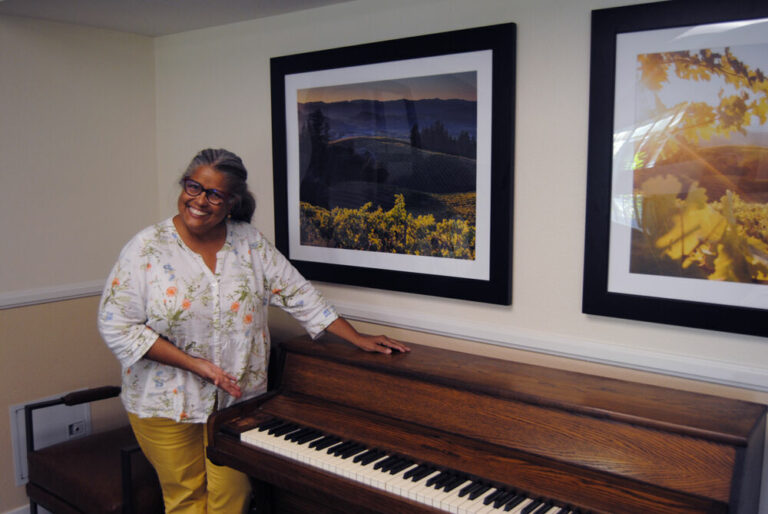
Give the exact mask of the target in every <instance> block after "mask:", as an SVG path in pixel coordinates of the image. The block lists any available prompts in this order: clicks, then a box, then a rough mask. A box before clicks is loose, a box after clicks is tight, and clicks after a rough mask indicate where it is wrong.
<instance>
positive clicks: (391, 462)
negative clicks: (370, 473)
mask: <svg viewBox="0 0 768 514" xmlns="http://www.w3.org/2000/svg"><path fill="white" fill-rule="evenodd" d="M402 461H403V458H402V457H400V456H398V455H393V456H392V458H391V459H387V461H384V462H382V463H381V467H380V468H379V469H380V470H381V471H382V472H383V473H389V470H390V469H392V468H393V467H395V466H397V465H398V464H400V463H401V462H402ZM374 469H375V467H374Z"/></svg>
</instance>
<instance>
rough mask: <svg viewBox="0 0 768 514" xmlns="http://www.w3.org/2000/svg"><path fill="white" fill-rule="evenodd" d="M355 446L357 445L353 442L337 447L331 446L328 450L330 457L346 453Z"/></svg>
mask: <svg viewBox="0 0 768 514" xmlns="http://www.w3.org/2000/svg"><path fill="white" fill-rule="evenodd" d="M354 444H355V443H354V442H352V441H344V442H342V443H339V444H337V445H335V446H331V447H330V448H328V453H329V454H330V455H340V454H341V453H342V452H344V451H346V450H347V449H349V448H350V447H352V445H354Z"/></svg>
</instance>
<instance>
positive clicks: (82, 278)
mask: <svg viewBox="0 0 768 514" xmlns="http://www.w3.org/2000/svg"><path fill="white" fill-rule="evenodd" d="M154 85H155V79H154V47H153V40H152V39H151V38H147V37H142V36H135V35H131V34H122V33H117V32H109V31H103V30H96V29H91V28H84V27H76V26H72V25H65V24H57V23H49V22H42V21H35V20H29V19H24V18H16V17H6V16H0V93H1V94H0V185H2V188H3V194H2V198H3V199H2V201H0V297H2V298H6V299H7V298H11V297H15V295H16V294H17V293H18V292H19V291H22V292H24V291H39V290H46V291H47V290H56V289H57V286H61V285H62V284H65V285H66V284H72V283H76V284H81V283H83V282H84V283H86V284H90V283H91V281H94V282H97V283H100V282H102V281H103V280H105V278H106V275H107V273H108V272H109V268H110V267H111V266H112V264H113V263H114V261H115V259H116V258H117V254H118V252H119V251H120V248H121V247H122V245H123V244H125V242H126V240H127V239H128V237H129V236H130V235H132V234H133V233H135V232H136V231H137V230H138V229H139V228H141V227H143V226H146V225H147V224H149V223H150V222H152V221H153V220H155V219H157V187H156V184H157V172H156V169H155V105H154V103H155V97H154ZM64 289H66V287H65V288H64ZM97 305H98V299H97V298H96V297H89V298H82V299H77V300H70V301H61V302H55V303H46V304H41V305H35V306H30V307H22V308H10V309H5V310H0V512H6V511H7V510H9V509H11V508H14V507H18V506H20V505H23V504H25V503H26V501H27V500H26V494H25V493H24V489H23V487H16V485H15V481H14V476H15V472H14V469H13V458H12V452H11V435H10V426H11V425H10V419H9V406H10V405H15V404H19V403H27V402H30V401H33V400H37V399H39V398H43V397H47V396H51V395H56V394H59V393H64V392H67V391H70V390H73V389H80V388H85V387H93V386H98V385H104V384H119V381H120V369H119V367H118V365H117V361H116V360H115V359H114V358H113V357H112V356H111V354H110V353H109V351H108V350H107V348H106V346H105V345H104V344H103V343H102V342H101V340H100V338H99V336H98V333H97V331H96V323H95V317H96V306H97ZM92 415H93V425H94V429H97V430H99V429H102V428H105V427H107V426H111V425H113V424H115V423H117V422H119V421H121V420H124V419H125V418H124V414H123V413H122V408H121V406H120V405H119V401H118V400H109V401H106V402H102V403H99V404H96V405H95V406H94V409H93V413H92Z"/></svg>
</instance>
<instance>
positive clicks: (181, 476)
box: [99, 149, 409, 514]
mask: <svg viewBox="0 0 768 514" xmlns="http://www.w3.org/2000/svg"><path fill="white" fill-rule="evenodd" d="M246 178H247V171H246V169H245V167H244V165H243V162H242V160H241V159H240V158H239V157H238V156H236V155H235V154H233V153H231V152H228V151H226V150H212V149H208V150H203V151H201V152H200V153H199V154H197V156H195V158H194V159H193V160H192V162H191V163H190V165H189V167H188V168H187V170H186V172H185V173H184V175H183V176H182V178H181V185H182V188H181V193H180V194H179V199H178V211H179V212H178V214H176V215H175V216H173V217H172V218H170V219H167V220H165V221H162V222H160V223H158V224H156V225H153V226H151V227H148V228H146V229H144V230H142V231H141V232H139V233H138V234H137V235H136V236H134V238H133V239H132V240H131V241H130V242H129V243H128V244H127V245H126V246H125V248H123V250H122V252H121V254H120V257H119V259H118V261H117V263H116V264H115V266H114V268H113V269H112V272H111V274H110V276H109V279H108V281H107V285H106V287H105V289H104V294H103V296H102V301H101V306H100V311H99V331H100V332H101V335H102V337H103V338H104V340H105V341H106V343H107V345H108V346H109V348H110V349H111V350H112V352H113V353H114V354H115V356H116V357H117V358H118V360H119V361H120V363H121V364H122V368H123V391H122V394H121V398H122V401H123V404H124V405H125V408H126V410H127V411H128V417H129V420H130V422H131V426H132V427H133V430H134V433H135V434H136V438H137V440H138V441H139V444H140V446H141V447H142V450H143V451H144V453H145V454H146V456H147V458H148V459H149V460H150V462H152V464H153V466H154V467H155V469H156V471H157V473H158V476H159V478H160V483H161V486H162V489H163V498H164V502H165V511H166V513H168V514H172V513H205V512H208V513H219V512H220V513H227V514H232V513H238V512H245V511H246V510H247V506H248V503H249V500H250V485H249V481H248V479H247V477H246V476H245V475H243V474H242V473H239V472H237V471H235V470H233V469H231V468H227V467H219V466H215V465H214V464H212V463H211V462H210V461H208V460H207V459H206V457H205V445H206V441H205V440H204V439H205V422H206V420H207V418H208V416H209V415H210V414H211V413H212V412H214V411H215V410H217V409H221V408H225V407H228V406H230V405H232V404H233V403H235V402H236V401H238V400H244V399H246V398H251V397H253V396H256V395H258V394H260V393H262V392H264V391H265V390H266V378H267V377H266V366H267V361H268V359H269V332H268V329H267V307H268V305H275V306H278V307H281V308H282V309H284V310H286V311H287V312H289V313H290V314H291V315H292V316H293V317H294V318H295V319H296V320H297V321H298V322H299V323H300V324H301V325H302V326H303V327H304V328H305V329H306V330H307V332H308V333H309V334H310V335H311V336H312V337H318V336H319V335H321V334H322V333H323V332H324V331H325V330H327V331H328V332H331V333H332V334H336V335H338V336H341V337H342V338H344V339H346V340H347V341H349V342H350V343H352V344H354V345H356V346H358V347H360V348H361V349H363V350H365V351H376V352H382V353H391V352H392V351H393V350H396V351H401V352H404V351H408V350H409V349H408V348H407V347H406V346H405V345H403V344H401V343H399V342H397V341H394V340H392V339H389V338H388V337H386V336H370V335H364V334H360V333H359V332H357V330H355V329H354V328H353V327H352V326H351V325H350V324H349V323H347V321H346V320H344V319H343V318H340V317H339V316H338V315H337V314H336V312H335V310H334V309H333V307H332V306H331V305H330V304H328V303H327V302H326V301H325V300H324V299H323V298H322V296H321V295H320V294H319V293H318V291H317V290H315V289H314V288H313V287H312V285H311V284H310V283H309V282H307V281H306V280H305V279H304V278H303V277H302V276H301V275H300V274H299V273H298V272H297V271H296V269H294V268H293V267H292V266H291V264H290V263H289V262H288V260H287V259H286V258H285V257H284V256H283V255H281V254H280V253H279V252H278V251H277V250H276V249H275V248H274V247H273V246H272V245H271V244H270V243H269V242H268V241H266V240H265V239H264V237H263V236H262V235H261V233H260V232H259V231H258V230H256V229H255V228H254V227H253V226H251V225H250V221H251V217H252V215H253V211H254V209H255V201H254V199H253V195H252V194H251V193H250V191H248V188H247V185H246Z"/></svg>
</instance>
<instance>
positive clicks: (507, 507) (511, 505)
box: [504, 494, 526, 512]
mask: <svg viewBox="0 0 768 514" xmlns="http://www.w3.org/2000/svg"><path fill="white" fill-rule="evenodd" d="M525 500H526V496H525V495H524V494H518V495H517V496H515V497H514V498H512V499H511V500H510V501H508V502H507V504H506V505H504V510H505V511H506V512H509V511H510V510H512V509H514V508H515V507H517V506H518V505H520V504H521V503H523V502H524V501H525Z"/></svg>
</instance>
